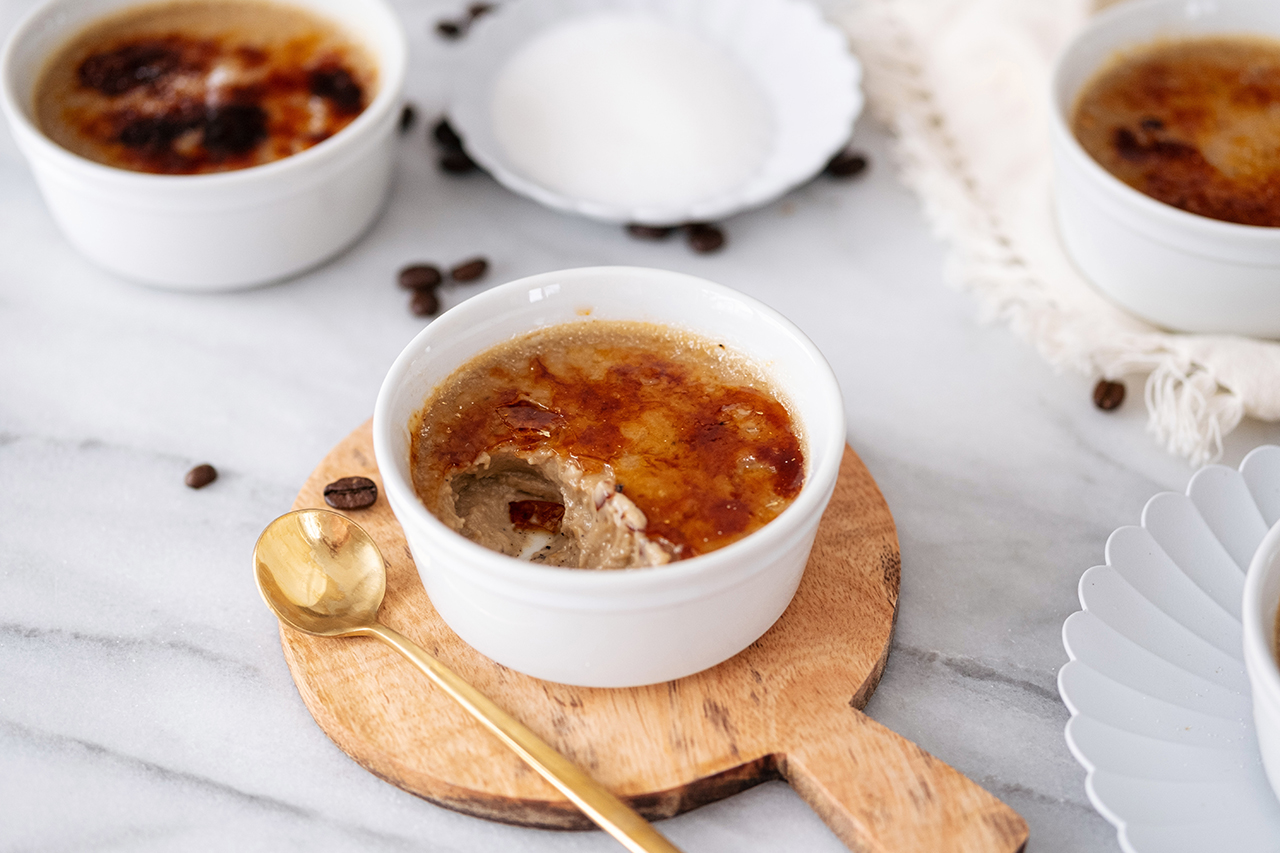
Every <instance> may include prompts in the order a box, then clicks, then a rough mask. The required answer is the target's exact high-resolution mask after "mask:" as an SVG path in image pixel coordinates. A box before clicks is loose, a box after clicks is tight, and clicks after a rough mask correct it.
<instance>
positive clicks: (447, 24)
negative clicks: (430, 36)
mask: <svg viewBox="0 0 1280 853" xmlns="http://www.w3.org/2000/svg"><path fill="white" fill-rule="evenodd" d="M464 30H465V28H464V27H463V25H461V24H459V23H456V22H454V21H437V22H436V33H437V34H438V35H440V36H441V37H442V38H447V39H450V40H453V39H459V38H462V34H463V32H464Z"/></svg>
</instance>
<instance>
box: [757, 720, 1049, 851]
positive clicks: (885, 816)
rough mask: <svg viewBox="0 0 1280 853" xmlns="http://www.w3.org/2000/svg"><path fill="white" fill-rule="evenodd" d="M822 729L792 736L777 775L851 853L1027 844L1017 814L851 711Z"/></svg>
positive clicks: (996, 848) (982, 848)
mask: <svg viewBox="0 0 1280 853" xmlns="http://www.w3.org/2000/svg"><path fill="white" fill-rule="evenodd" d="M815 722H817V721H815ZM822 723H823V724H824V725H823V726H822V727H821V729H818V728H816V727H815V728H814V729H812V730H810V731H806V732H797V733H795V735H793V738H794V740H795V742H796V745H795V746H794V747H793V748H790V749H788V750H787V751H786V753H785V755H783V756H781V757H780V760H779V761H778V769H779V771H780V772H781V773H782V775H783V777H785V778H786V780H787V781H788V782H790V783H791V787H792V788H794V789H795V791H796V792H797V793H798V794H799V795H800V796H801V797H802V798H804V800H805V802H807V803H808V804H809V805H810V806H811V807H812V808H813V810H814V811H816V812H817V813H818V815H819V816H820V817H821V818H822V819H823V820H824V821H825V822H826V824H827V826H829V827H831V829H832V831H834V832H835V834H836V835H837V836H839V838H840V840H841V841H843V842H844V843H845V845H846V846H848V847H849V849H850V850H854V851H858V853H1016V851H1020V850H1022V848H1023V846H1024V845H1025V844H1026V841H1027V824H1026V821H1024V820H1023V819H1022V817H1021V816H1020V815H1019V814H1018V813H1017V812H1015V811H1014V810H1013V809H1011V808H1009V807H1008V806H1006V805H1005V804H1004V803H1002V802H1000V801H999V800H998V799H996V798H995V797H994V796H992V795H991V794H989V793H987V792H986V791H985V790H983V789H982V788H981V787H979V786H978V785H976V784H974V783H973V782H971V781H969V779H968V778H966V777H965V776H964V775H963V774H962V773H960V772H959V771H958V770H956V769H954V768H952V767H949V766H948V765H946V764H944V763H943V762H941V761H939V760H938V759H936V758H934V757H933V756H931V755H929V754H928V753H927V752H925V751H924V750H922V749H920V747H918V746H916V745H915V744H914V743H912V742H911V741H909V740H907V739H906V738H903V737H901V736H899V735H897V734H894V733H893V732H891V731H889V730H888V729H886V728H885V727H884V726H882V725H880V724H879V723H877V722H875V721H874V720H872V719H871V718H870V717H867V716H866V715H865V714H862V713H860V712H858V711H855V710H853V709H852V708H850V709H849V710H848V712H847V713H842V714H840V715H838V716H837V717H835V718H829V717H828V718H826V719H824V720H823V721H822ZM796 736H798V737H796Z"/></svg>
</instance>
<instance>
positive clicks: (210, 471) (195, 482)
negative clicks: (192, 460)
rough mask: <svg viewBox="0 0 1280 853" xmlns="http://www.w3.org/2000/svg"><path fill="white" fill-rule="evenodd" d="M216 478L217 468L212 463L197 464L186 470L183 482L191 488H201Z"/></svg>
mask: <svg viewBox="0 0 1280 853" xmlns="http://www.w3.org/2000/svg"><path fill="white" fill-rule="evenodd" d="M216 479H218V469H217V468H214V467H213V466H212V465H209V464H204V465H197V466H196V467H194V468H192V469H191V470H190V471H188V472H187V476H186V478H185V479H184V480H183V482H185V483H186V484H187V485H188V486H190V487H191V488H193V489H203V488H204V487H205V486H207V485H209V484H210V483H212V482H213V481H214V480H216Z"/></svg>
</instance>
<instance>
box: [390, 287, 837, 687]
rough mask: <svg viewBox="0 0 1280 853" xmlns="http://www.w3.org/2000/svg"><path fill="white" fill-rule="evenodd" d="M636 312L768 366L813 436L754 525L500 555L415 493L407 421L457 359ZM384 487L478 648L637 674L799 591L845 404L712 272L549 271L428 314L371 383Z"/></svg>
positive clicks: (700, 652)
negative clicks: (637, 547)
mask: <svg viewBox="0 0 1280 853" xmlns="http://www.w3.org/2000/svg"><path fill="white" fill-rule="evenodd" d="M594 319H605V320H640V321H649V322H655V323H661V324H665V325H669V326H676V327H680V328H683V329H687V330H690V331H693V332H696V333H699V334H701V335H703V336H706V337H711V338H713V339H714V340H716V341H723V342H724V343H725V344H726V345H727V346H729V347H731V348H733V349H735V350H737V351H739V352H741V353H745V354H746V355H748V356H749V357H751V358H753V359H755V360H756V361H758V362H759V363H760V364H761V365H763V366H764V367H765V368H766V370H767V371H768V373H769V375H770V377H771V378H772V379H773V381H774V383H775V385H776V387H777V388H779V389H780V391H781V392H782V393H783V394H784V395H785V396H786V398H787V402H788V403H789V404H790V406H791V411H792V413H793V416H794V417H795V418H796V420H797V421H798V423H799V425H800V427H801V431H802V433H803V440H804V444H805V447H806V455H807V471H806V480H805V484H804V487H803V488H802V489H801V491H800V494H799V496H798V497H797V498H796V500H795V502H794V503H793V504H792V505H791V506H790V507H788V508H787V509H786V510H784V511H783V512H782V514H781V515H779V516H778V517H777V518H776V519H774V520H773V521H771V522H770V523H769V524H767V525H765V526H764V527H763V528H761V529H760V530H758V531H756V532H755V533H752V534H751V535H750V536H747V537H745V538H744V539H741V540H739V541H738V542H735V543H733V544H732V545H729V546H727V547H725V548H722V549H720V550H718V551H713V552H711V553H709V554H704V555H701V556H698V557H694V558H692V559H689V560H684V561H680V562H677V563H673V564H670V565H667V566H660V567H655V568H644V569H619V570H612V571H590V570H583V569H563V568H554V567H548V566H539V565H534V564H531V563H527V562H523V561H520V560H516V559H513V558H511V557H506V556H503V555H502V554H498V553H496V552H494V551H489V550H487V549H486V548H484V547H482V546H480V545H477V544H475V543H474V542H471V541H470V540H468V539H466V538H464V537H462V536H460V535H459V534H457V533H455V532H454V531H452V530H450V529H449V528H448V527H446V526H445V525H444V524H442V523H441V522H440V521H439V520H438V519H436V518H435V516H433V515H432V514H431V513H430V512H428V511H427V510H426V508H425V507H424V506H423V504H422V502H421V501H420V500H419V499H418V497H417V495H416V494H415V492H414V490H413V486H412V480H411V477H410V471H409V443H410V433H409V422H410V419H411V418H412V417H413V415H414V413H415V412H417V411H418V410H419V409H421V407H422V405H423V402H424V401H425V399H426V397H427V396H428V394H430V393H431V391H432V390H433V389H434V388H435V387H436V386H437V385H438V384H439V383H440V382H441V381H443V380H444V379H445V378H446V377H448V376H449V374H450V373H452V372H453V371H454V370H455V369H456V368H457V367H459V366H460V365H462V364H463V363H465V362H466V361H468V360H469V359H470V358H472V357H473V356H475V355H476V354H478V353H480V352H482V351H484V350H486V349H488V348H490V347H492V346H494V345H495V344H498V343H500V342H502V341H505V340H508V339H510V338H511V337H513V336H515V335H518V334H521V333H524V332H528V331H531V330H533V329H537V328H541V327H543V326H548V325H555V324H559V323H568V322H591V321H592V320H594ZM373 446H374V453H375V455H376V457H377V462H378V470H379V472H381V474H382V478H383V487H384V490H385V493H386V496H387V500H388V501H389V502H390V505H391V508H392V510H393V511H394V512H395V514H396V517H397V518H398V519H399V521H400V524H401V526H402V527H403V528H404V533H405V537H406V539H407V540H408V543H409V549H410V551H411V552H412V553H413V558H414V561H415V562H416V563H417V566H418V572H419V574H420V575H421V577H422V582H423V585H424V586H425V587H426V590H427V594H428V595H429V596H430V597H431V602H432V604H434V605H435V608H436V610H437V611H439V613H440V615H441V616H442V617H443V618H444V620H445V621H446V622H447V623H448V624H449V626H450V627H451V628H452V629H453V630H454V631H456V632H457V634H458V635H459V636H460V637H462V639H463V640H465V641H466V642H468V643H470V644H471V645H472V646H474V647H475V648H476V649H478V650H479V651H480V652H482V653H483V654H485V655H488V656H489V657H491V658H493V659H494V660H496V661H497V662H498V663H501V664H503V665H504V666H508V667H511V668H512V669H515V670H518V671H520V672H523V673H527V674H529V675H532V676H535V677H538V678H544V679H547V680H549V681H557V682H561V683H565V684H576V685H583V686H589V687H630V686H636V685H641V684H652V683H656V682H660V681H668V680H671V679H674V678H680V677H682V676H685V675H690V674H692V673H695V672H699V671H701V670H703V669H706V668H707V667H710V666H714V665H715V664H717V663H720V662H721V661H723V660H726V659H727V658H729V657H731V656H733V655H734V654H737V653H738V652H739V651H741V650H742V649H744V648H746V647H747V646H748V645H750V644H751V643H752V642H754V641H755V640H756V639H757V638H758V637H760V635H761V634H763V633H764V632H765V631H767V630H768V629H769V626H770V625H772V624H773V623H774V622H775V621H776V620H777V618H778V617H779V616H781V615H782V611H783V610H785V609H786V607H787V604H788V603H789V602H790V601H791V598H792V596H793V595H794V594H795V590H796V587H797V585H798V584H799V582H800V576H801V574H802V573H803V571H804V566H805V563H806V561H807V560H808V555H809V550H810V548H811V547H812V545H813V538H814V534H815V533H816V532H817V527H818V521H819V519H820V518H821V516H822V512H823V509H824V508H825V507H826V505H827V501H828V500H830V498H831V492H832V489H833V488H834V487H835V481H836V475H837V473H838V471H839V467H840V459H841V455H842V454H843V452H844V446H845V433H844V406H843V403H842V402H841V397H840V389H839V386H838V385H837V383H836V379H835V376H834V375H833V374H832V372H831V368H830V366H829V365H828V364H827V362H826V360H825V359H823V357H822V354H821V353H819V352H818V350H817V349H816V348H815V347H814V345H813V344H812V343H811V342H810V341H809V340H808V338H806V337H805V336H804V335H803V334H802V333H801V332H800V331H799V330H798V329H797V328H796V327H795V326H793V325H792V324H791V323H790V322H788V321H787V320H786V319H784V318H783V317H781V316H780V315H779V314H777V313H776V312H774V311H773V310H771V309H769V308H767V307H765V306H764V305H761V304H760V303H759V302H756V301H755V300H753V299H750V298H748V297H746V296H743V295H742V294H740V293H737V292H736V291H733V290H730V289H729V288H727V287H723V286H721V285H718V284H713V283H712V282H709V281H704V280H703V279H699V278H694V277H692V276H688V275H682V274H679V273H674V272H666V271H663V270H651V269H640V268H633V267H595V268H587V269H576V270H567V271H564V272H552V273H545V274H543V275H536V276H532V277H530V278H525V279H521V280H519V281H515V282H511V283H509V284H505V285H503V286H501V287H497V288H494V289H493V290H490V291H487V292H485V293H482V294H480V295H478V296H475V297H473V298H471V299H468V300H467V301H466V302H463V303H462V304H460V305H458V306H457V307H455V308H453V309H452V310H450V311H448V312H447V313H445V314H444V315H442V316H441V317H440V318H439V319H437V320H435V321H434V322H433V323H431V325H429V326H427V328H426V329H425V330H423V331H422V333H421V334H419V335H418V336H417V337H416V338H414V339H413V341H412V342H411V343H410V344H409V346H407V347H406V348H405V350H404V352H402V353H401V354H400V357H399V358H398V359H396V362H395V364H394V365H393V366H392V368H391V371H390V372H389V373H388V374H387V378H386V380H385V381H384V382H383V384H382V390H381V392H380V393H379V394H378V402H377V405H376V406H375V408H374V415H373Z"/></svg>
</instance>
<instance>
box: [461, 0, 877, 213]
mask: <svg viewBox="0 0 1280 853" xmlns="http://www.w3.org/2000/svg"><path fill="white" fill-rule="evenodd" d="M607 14H625V15H635V16H643V17H645V18H649V19H652V20H656V21H658V22H660V23H662V24H664V25H666V26H670V27H672V28H674V29H676V30H679V31H681V32H683V33H688V34H691V35H693V36H695V37H697V38H699V39H701V40H704V41H706V42H709V43H710V44H712V45H715V46H717V47H719V48H721V49H723V50H724V51H726V52H727V53H729V54H730V55H731V56H732V57H734V58H735V59H737V60H738V61H739V62H740V63H741V64H742V65H743V66H744V68H745V70H746V71H747V72H748V74H749V77H750V79H751V81H752V82H753V83H754V85H755V86H757V87H758V89H759V91H760V94H761V95H762V96H763V99H764V101H765V103H766V106H767V109H768V112H769V113H770V114H771V117H772V123H773V142H772V147H771V148H770V149H769V152H768V153H767V154H766V155H765V157H764V161H763V163H762V164H761V166H760V167H759V169H758V170H756V171H755V172H754V174H752V175H751V176H750V177H749V178H747V179H746V180H745V181H743V182H742V183H741V184H739V185H738V186H736V187H733V188H732V189H730V190H727V191H724V192H719V193H715V194H713V195H711V196H709V197H705V198H700V199H697V200H693V201H689V200H679V201H673V202H671V203H654V204H646V205H644V206H626V205H622V204H614V203H608V202H605V201H600V200H592V199H587V198H575V197H571V196H568V195H565V194H563V193H562V192H558V191H556V190H554V189H552V188H549V187H547V186H544V185H543V184H541V183H539V182H537V181H536V180H534V179H532V178H530V177H528V176H527V175H525V174H522V173H521V171H520V170H519V169H518V168H517V167H515V166H514V165H513V164H512V163H511V161H510V158H509V157H508V156H507V154H506V152H505V149H504V147H503V146H502V144H501V143H500V142H499V141H498V138H497V135H496V134H495V130H494V126H493V120H492V117H491V113H490V106H491V101H492V97H493V91H494V86H495V83H496V81H497V78H498V77H499V75H500V74H501V72H502V70H503V68H504V66H505V63H506V62H507V60H509V59H510V58H511V57H512V56H513V55H514V54H515V53H516V52H517V51H519V50H520V49H521V48H522V47H524V46H525V45H526V44H528V43H529V42H530V41H531V40H532V39H533V37H535V36H537V35H539V34H540V33H543V32H545V31H546V30H547V29H548V28H550V27H553V26H555V25H557V24H560V23H564V22H567V21H569V20H571V19H574V18H579V17H584V16H588V15H607ZM584 73H590V69H584ZM861 78H862V67H861V65H860V64H859V63H858V61H857V59H856V58H854V57H853V56H852V55H851V54H850V53H849V50H848V46H847V43H846V40H845V38H844V36H843V35H842V34H841V33H840V32H839V31H838V30H837V29H836V28H835V27H834V26H832V25H830V24H828V23H827V22H826V21H825V20H824V19H823V18H822V15H821V13H820V12H819V11H818V10H817V8H816V7H814V6H813V5H812V4H810V3H807V2H801V0H751V2H741V0H539V2H536V3H532V2H531V3H518V4H512V5H510V6H504V7H503V8H501V9H499V10H497V11H495V12H494V13H492V14H490V15H486V16H485V17H484V18H481V19H480V20H479V21H477V23H476V25H475V28H474V30H473V31H472V32H471V34H470V35H469V36H468V38H467V39H466V41H465V42H463V43H462V44H461V45H460V46H459V48H458V56H457V65H456V68H455V78H454V80H453V83H452V86H451V89H452V94H451V98H450V104H449V118H450V121H451V122H452V124H453V125H454V127H455V128H456V129H457V130H458V131H459V133H460V134H461V135H462V137H463V139H464V140H465V141H466V146H467V153H468V154H470V155H471V157H472V158H473V159H474V160H475V161H476V162H477V163H479V164H480V165H481V166H483V167H484V168H485V169H486V170H487V171H488V172H489V173H490V174H491V175H492V176H493V177H494V178H495V179H496V180H497V181H498V182H499V183H501V184H503V185H504V186H506V187H507V188H508V189H510V190H512V191H513V192H516V193H519V194H521V195H524V196H527V197H529V198H531V199H533V200H534V201H537V202H539V203H541V204H543V205H546V206H547V207H551V208H554V209H557V210H564V211H568V212H571V213H577V214H580V215H582V216H587V217H591V218H594V219H602V220H606V221H613V222H642V223H648V224H655V225H667V224H676V223H682V222H690V221H698V220H708V219H717V218H721V217H724V216H728V215H730V214H733V213H736V212H738V211H741V210H745V209H748V208H751V207H756V206H759V205H762V204H765V203H766V202H769V201H772V200H773V199H775V198H777V197H778V196H780V195H782V194H783V193H785V192H786V191H787V190H789V189H791V188H792V187H794V186H797V185H799V184H801V183H803V182H805V181H807V180H809V179H811V178H812V177H813V176H815V175H816V174H817V173H818V172H819V171H821V169H822V168H823V166H824V165H825V164H826V163H827V161H828V160H829V159H830V158H831V156H832V155H833V154H834V153H835V152H836V151H838V150H839V149H840V148H841V147H842V146H843V145H844V144H845V143H846V142H847V141H848V139H849V135H850V134H851V133H852V131H853V123H854V121H855V120H856V119H857V117H858V115H859V113H860V112H861V111H862V106H863V96H862V92H861V90H860V89H859V82H860V81H861Z"/></svg>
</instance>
